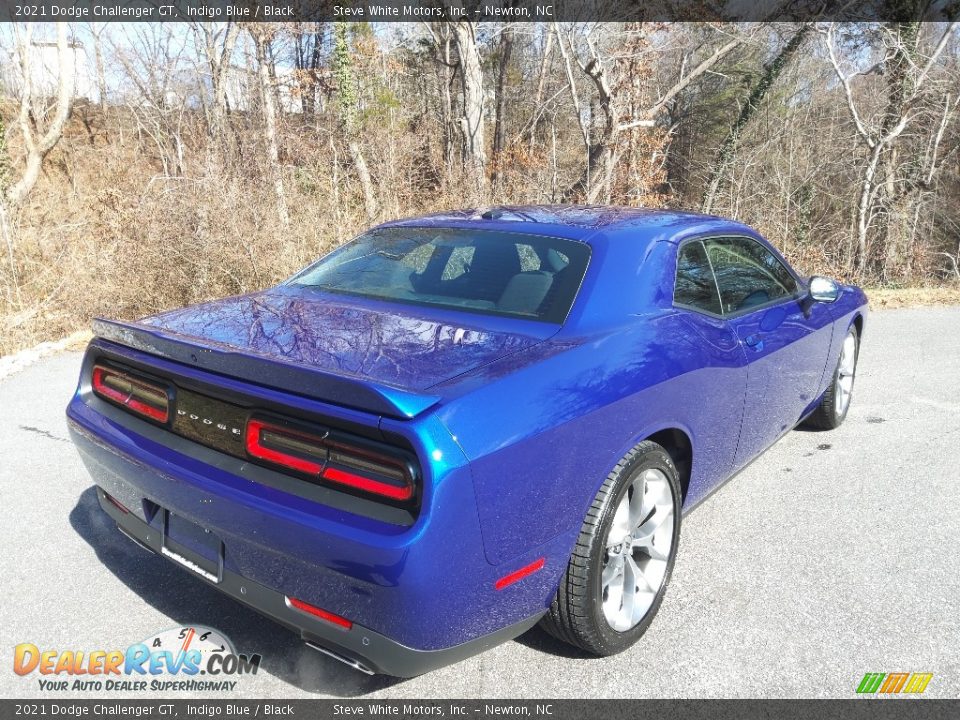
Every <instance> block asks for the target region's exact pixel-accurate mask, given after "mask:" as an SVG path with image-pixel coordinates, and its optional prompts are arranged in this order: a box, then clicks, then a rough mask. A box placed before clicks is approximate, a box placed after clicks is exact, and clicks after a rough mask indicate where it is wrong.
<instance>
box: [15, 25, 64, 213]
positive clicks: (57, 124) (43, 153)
mask: <svg viewBox="0 0 960 720" xmlns="http://www.w3.org/2000/svg"><path fill="white" fill-rule="evenodd" d="M30 38H31V28H30V26H29V25H28V26H27V30H26V32H25V34H24V35H23V36H22V37H18V38H17V43H18V45H19V52H20V70H21V73H22V77H23V87H22V88H21V91H22V97H21V99H20V117H19V123H20V130H21V132H22V133H23V144H24V146H25V147H26V150H27V164H26V168H25V169H24V171H23V175H22V176H21V177H20V180H18V181H17V182H16V183H15V184H14V185H12V186H11V187H9V188H8V189H7V202H8V203H9V205H10V206H11V207H16V206H17V205H19V204H21V203H22V202H23V201H24V200H25V199H26V197H27V195H29V194H30V191H31V190H33V186H34V185H36V184H37V179H38V178H39V177H40V169H41V168H42V167H43V161H44V159H45V158H46V157H47V153H49V152H50V151H51V150H53V148H54V147H55V146H56V144H57V143H58V142H60V138H61V137H63V129H64V127H65V126H66V124H67V119H68V118H69V117H70V111H71V110H72V108H73V64H72V58H71V57H70V55H71V53H70V47H69V44H68V43H67V23H63V22H59V23H57V58H58V60H59V72H60V77H59V79H58V83H57V105H56V109H55V111H54V115H53V120H52V121H51V123H50V126H49V127H48V128H47V131H46V133H44V134H43V135H42V136H41V137H39V138H37V137H35V136H34V130H33V127H32V126H31V123H30V119H31V117H32V116H33V115H34V109H33V98H32V97H31V96H32V94H33V87H32V85H31V77H32V74H31V73H32V68H31V58H30V47H31V45H30Z"/></svg>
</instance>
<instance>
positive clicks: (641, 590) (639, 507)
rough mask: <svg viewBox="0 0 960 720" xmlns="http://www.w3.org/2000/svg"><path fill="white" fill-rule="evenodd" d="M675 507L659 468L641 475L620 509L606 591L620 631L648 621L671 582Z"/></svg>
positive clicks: (608, 612) (609, 547)
mask: <svg viewBox="0 0 960 720" xmlns="http://www.w3.org/2000/svg"><path fill="white" fill-rule="evenodd" d="M675 523H676V508H675V507H674V503H673V493H672V492H671V489H670V482H669V481H668V480H667V476H666V475H664V473H663V472H661V471H660V470H657V469H648V470H644V471H643V472H641V473H640V474H638V475H637V477H635V478H634V479H633V481H632V482H631V483H630V485H629V487H628V488H627V492H626V493H624V495H623V497H622V498H621V500H620V503H619V504H618V505H617V509H616V512H615V513H614V516H613V523H612V524H611V526H610V530H609V532H608V534H607V542H606V549H605V554H604V563H603V572H602V574H601V579H600V583H601V589H602V591H603V596H602V597H603V601H602V602H603V615H604V617H605V618H606V620H607V623H608V624H609V625H610V627H612V628H613V629H614V630H616V631H618V632H626V631H627V630H630V629H631V628H633V627H635V626H636V625H638V624H639V623H640V621H641V620H643V618H644V616H645V615H646V614H647V612H648V611H649V610H650V607H651V606H652V605H653V602H654V599H655V598H656V597H657V593H658V592H659V591H660V588H661V587H662V586H663V581H664V579H665V578H666V574H667V568H668V563H669V558H670V550H671V546H672V544H673V536H674V524H675Z"/></svg>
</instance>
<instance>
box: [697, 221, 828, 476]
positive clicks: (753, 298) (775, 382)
mask: <svg viewBox="0 0 960 720" xmlns="http://www.w3.org/2000/svg"><path fill="white" fill-rule="evenodd" d="M703 243H704V247H705V248H706V251H707V258H708V259H709V261H710V265H711V268H712V270H713V273H714V277H715V279H716V283H717V288H718V291H719V295H720V306H721V312H722V314H723V317H724V318H725V320H726V321H727V322H728V323H729V324H730V326H731V328H732V329H733V331H734V332H735V333H736V335H737V338H738V339H739V341H740V344H741V346H742V348H743V352H744V356H745V362H746V367H747V385H746V397H745V399H744V405H743V419H742V421H741V427H740V440H739V443H738V445H737V452H736V459H735V465H737V466H738V467H739V466H742V465H744V464H746V463H747V462H749V461H750V460H751V459H752V458H753V457H755V456H756V455H757V454H759V453H760V452H762V451H763V450H765V449H766V448H767V447H769V446H770V445H771V444H773V443H774V442H775V441H776V440H777V439H778V438H779V437H780V436H781V435H783V434H784V433H785V432H787V431H788V430H790V429H791V428H793V427H794V426H795V425H796V424H797V422H799V420H800V419H801V417H802V415H803V413H804V411H805V410H806V409H807V408H808V407H809V406H810V405H811V403H812V402H813V401H814V400H815V399H816V397H817V395H818V394H819V389H820V386H821V380H822V378H823V374H824V367H825V364H826V361H827V355H828V353H829V350H830V341H831V333H832V317H831V315H830V312H829V310H828V309H827V307H826V306H825V305H822V304H820V303H807V302H805V301H804V298H805V292H803V289H804V286H803V285H802V284H801V283H800V282H799V281H798V280H797V278H796V276H795V275H794V274H793V272H792V271H791V270H790V269H789V268H788V267H787V266H786V265H785V264H784V263H783V262H782V261H781V260H780V259H779V258H778V257H777V256H776V255H775V254H774V253H773V252H771V251H770V249H769V248H767V247H766V246H764V245H763V244H762V243H760V242H759V241H757V240H755V239H754V238H750V237H741V236H737V237H716V238H707V239H704V241H703Z"/></svg>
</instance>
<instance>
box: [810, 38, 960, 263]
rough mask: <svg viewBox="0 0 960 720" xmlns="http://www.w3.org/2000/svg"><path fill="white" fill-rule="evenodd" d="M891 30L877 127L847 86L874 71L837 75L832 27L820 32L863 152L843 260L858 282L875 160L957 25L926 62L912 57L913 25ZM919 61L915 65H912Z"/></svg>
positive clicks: (908, 115) (909, 112) (902, 124)
mask: <svg viewBox="0 0 960 720" xmlns="http://www.w3.org/2000/svg"><path fill="white" fill-rule="evenodd" d="M902 25H903V24H900V23H897V24H892V25H891V26H888V27H887V28H885V30H886V34H885V38H886V40H887V42H888V44H889V45H890V46H891V47H890V48H889V51H888V52H886V53H885V55H884V60H882V61H881V62H880V63H879V64H878V65H883V64H886V65H887V68H886V69H887V70H888V71H889V73H890V80H889V87H890V91H889V94H888V102H887V104H886V107H885V108H884V110H883V112H882V115H881V118H880V120H879V122H877V121H874V122H871V121H870V120H869V119H868V118H867V117H865V113H864V112H863V110H862V108H861V107H859V104H858V102H857V100H856V99H855V96H854V90H853V86H852V81H853V80H854V78H856V77H857V76H864V75H867V74H869V73H871V72H873V71H874V70H875V69H877V67H878V65H875V66H873V67H871V68H870V69H869V70H866V71H861V72H848V71H846V70H844V69H843V63H842V61H841V59H840V57H839V54H838V51H837V45H836V41H835V35H836V26H835V25H834V24H828V25H827V27H826V29H825V30H823V34H824V38H825V43H826V47H827V52H828V55H829V58H830V63H831V65H832V67H833V70H834V73H835V74H836V77H837V79H838V80H839V81H840V85H841V87H842V88H843V94H844V97H845V99H846V105H847V110H848V111H849V113H850V117H851V119H852V121H853V124H854V127H855V128H856V131H857V136H858V137H859V139H860V141H861V143H862V145H864V146H865V148H866V150H867V151H868V154H867V161H866V164H865V166H864V168H863V170H862V174H861V180H860V190H859V198H858V200H857V215H856V218H857V219H856V245H855V247H854V249H853V252H849V253H848V260H849V262H850V264H851V267H852V269H855V270H856V272H857V273H858V274H859V275H861V276H863V275H864V274H865V273H866V271H867V265H868V262H869V257H868V252H867V250H868V248H867V243H868V237H869V233H870V227H871V223H872V220H873V214H874V213H873V210H874V208H875V204H876V201H877V195H876V190H877V186H876V181H877V173H878V169H879V168H880V165H881V160H882V159H883V158H884V156H885V155H887V154H889V153H891V152H892V151H893V150H894V146H895V144H896V142H897V139H898V138H899V137H900V136H901V135H902V134H903V132H904V131H905V130H906V129H907V127H908V126H909V125H910V124H911V122H913V121H914V120H915V118H916V114H915V113H914V112H913V109H914V104H915V103H916V102H917V100H918V99H919V98H920V96H921V93H922V92H923V90H924V89H925V85H926V83H927V81H928V79H929V77H930V72H931V70H932V68H933V67H934V65H935V63H936V62H937V60H938V58H939V57H940V55H941V53H942V52H943V51H944V49H945V48H946V46H947V43H948V41H949V40H950V38H951V37H952V36H953V35H954V33H956V31H957V28H958V27H960V23H958V22H953V23H951V24H950V25H948V26H947V28H946V29H945V30H944V31H943V33H942V34H941V36H940V39H939V41H938V42H937V43H936V44H935V45H934V47H933V50H932V51H931V52H930V54H929V56H928V57H927V58H926V61H925V62H923V61H922V59H921V58H919V56H918V52H917V48H916V42H917V40H918V38H919V23H909V24H906V25H908V27H902ZM917 60H920V61H921V62H919V63H918V62H917Z"/></svg>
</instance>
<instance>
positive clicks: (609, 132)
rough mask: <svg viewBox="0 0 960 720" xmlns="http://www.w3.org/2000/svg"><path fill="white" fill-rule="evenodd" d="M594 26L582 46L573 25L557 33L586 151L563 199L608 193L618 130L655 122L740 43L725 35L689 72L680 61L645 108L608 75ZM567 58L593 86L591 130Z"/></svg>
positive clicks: (636, 33) (639, 31) (591, 197)
mask: <svg viewBox="0 0 960 720" xmlns="http://www.w3.org/2000/svg"><path fill="white" fill-rule="evenodd" d="M597 27H598V26H597V25H594V26H593V27H592V28H591V29H590V30H589V31H588V32H587V33H586V34H585V35H584V36H583V38H582V43H580V45H582V46H583V48H582V49H580V47H579V46H578V43H577V39H576V36H575V35H574V28H571V29H569V30H568V31H566V32H559V33H558V34H559V37H558V47H559V49H560V52H561V55H562V56H563V60H564V68H565V72H566V76H567V81H568V83H569V87H570V95H571V99H572V101H573V105H574V111H575V113H576V116H577V120H578V123H579V125H580V130H581V135H582V137H583V141H584V144H585V146H586V150H587V162H586V166H585V168H584V170H583V174H582V175H581V176H580V178H579V179H578V180H577V181H576V183H574V184H573V185H572V186H571V187H570V188H569V189H568V190H567V192H566V193H565V199H567V200H570V199H574V198H578V197H584V198H586V200H587V202H595V201H596V199H597V198H598V197H599V195H600V193H601V192H603V191H604V190H606V191H607V194H609V188H610V182H611V178H612V176H613V171H614V166H615V164H616V151H617V142H618V140H619V137H620V134H621V133H623V132H624V131H626V130H632V129H634V128H653V127H655V126H656V124H657V119H658V117H659V115H660V114H661V113H662V112H663V111H664V109H665V108H667V107H668V106H669V104H670V103H671V102H672V101H673V99H674V98H675V97H676V96H677V95H679V94H680V93H682V92H683V91H684V90H685V89H686V88H687V87H688V86H689V85H690V84H691V83H693V82H694V81H696V80H697V79H698V78H700V77H701V76H702V75H704V74H705V73H706V72H707V71H708V70H710V68H712V67H713V66H714V65H715V64H716V63H717V62H718V61H719V60H721V59H722V58H723V57H724V56H726V55H727V54H728V53H729V52H730V51H731V50H733V49H734V48H736V47H737V46H738V45H740V42H741V41H740V39H739V38H733V39H730V40H727V42H725V43H723V44H722V45H720V46H718V47H716V48H715V49H714V50H713V51H712V52H708V54H707V55H706V56H705V57H703V58H701V59H700V61H699V62H698V63H697V64H696V65H694V67H693V68H692V69H690V70H689V71H687V70H686V69H685V63H684V65H682V66H681V72H680V76H679V77H677V78H676V79H675V81H674V82H673V84H672V86H671V87H669V88H668V89H667V90H666V91H664V92H663V93H662V94H660V96H659V97H658V98H657V99H656V100H655V101H653V102H651V103H648V104H646V105H645V106H643V107H637V106H636V104H635V103H632V102H629V101H628V98H626V97H625V96H624V92H623V87H625V86H624V85H623V84H621V83H620V82H619V81H620V78H616V79H611V77H610V71H609V69H608V65H609V61H608V59H607V58H606V57H605V53H604V51H603V50H602V49H601V46H600V43H599V42H598V39H597V37H595V35H596V28H597ZM644 32H645V30H644V29H643V28H642V27H639V28H637V29H634V30H631V31H629V33H632V34H634V38H637V37H642V34H643V33H644ZM620 46H622V42H621V43H617V44H616V45H615V47H620ZM621 57H622V54H621ZM571 58H572V59H573V60H574V61H575V62H576V63H577V65H578V66H579V68H580V70H581V72H582V73H583V74H584V75H585V76H586V77H587V78H588V79H589V80H590V82H591V83H592V84H593V87H594V90H595V91H596V97H597V106H598V108H599V111H600V114H601V118H600V122H599V128H598V129H597V130H596V131H595V132H591V128H590V127H589V120H588V118H587V117H585V116H584V114H583V113H582V112H581V110H580V104H579V100H578V97H579V96H578V91H577V87H576V84H575V82H574V76H573V72H572V69H571Z"/></svg>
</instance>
